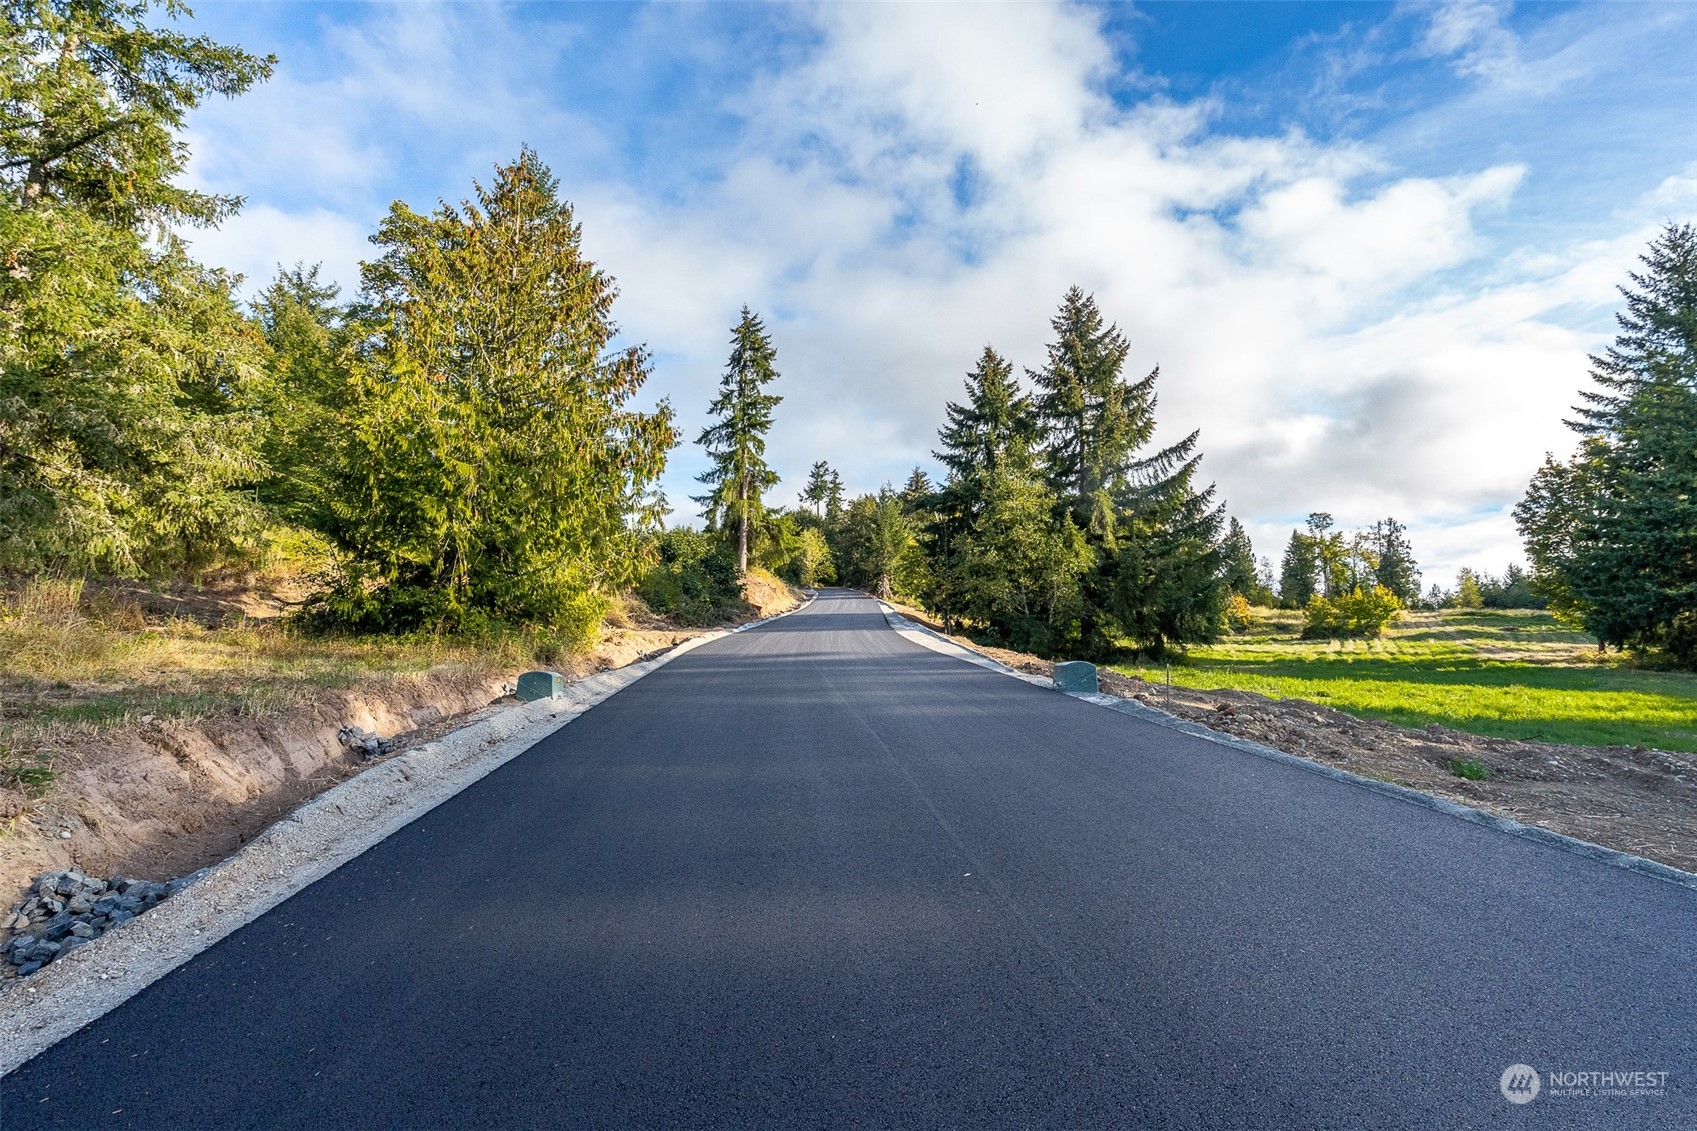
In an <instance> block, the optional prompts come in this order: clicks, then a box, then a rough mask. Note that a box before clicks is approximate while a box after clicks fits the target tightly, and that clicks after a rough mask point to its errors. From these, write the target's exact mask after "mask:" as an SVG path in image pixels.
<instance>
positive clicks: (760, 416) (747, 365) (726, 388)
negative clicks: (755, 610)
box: [695, 306, 783, 573]
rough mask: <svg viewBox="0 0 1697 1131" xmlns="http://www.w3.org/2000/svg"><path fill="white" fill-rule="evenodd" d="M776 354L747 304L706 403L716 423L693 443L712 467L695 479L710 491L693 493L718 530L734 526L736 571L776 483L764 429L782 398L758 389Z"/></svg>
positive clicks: (770, 375)
mask: <svg viewBox="0 0 1697 1131" xmlns="http://www.w3.org/2000/svg"><path fill="white" fill-rule="evenodd" d="M777 357H778V352H777V350H776V349H775V348H774V347H773V345H772V339H771V338H770V337H769V336H768V335H767V333H766V326H765V324H764V323H762V322H761V321H760V319H759V317H758V316H756V315H755V314H754V313H753V312H752V311H751V310H749V308H748V307H746V306H745V307H743V308H742V318H741V320H740V321H739V322H738V323H737V324H736V326H735V327H733V328H732V331H731V357H730V361H729V363H728V364H727V365H726V367H725V374H724V376H723V377H722V378H720V381H719V395H718V396H717V397H715V398H714V400H713V403H712V404H710V405H708V406H707V411H708V412H709V413H711V414H712V415H714V416H716V417H718V423H716V424H712V425H709V426H708V427H707V428H705V429H703V430H702V433H701V436H700V438H699V439H698V440H696V443H698V444H700V445H701V446H702V447H703V448H705V449H706V450H707V454H708V456H709V457H710V458H711V459H712V460H713V466H712V467H711V468H709V469H708V470H706V471H704V472H702V473H701V474H700V475H699V476H697V479H698V480H699V481H700V482H702V483H707V484H710V485H712V487H713V490H712V491H711V492H709V493H708V494H706V495H701V496H697V497H696V500H695V501H696V502H698V503H701V504H703V505H704V506H706V508H707V518H708V521H709V522H710V523H712V524H713V525H714V526H715V527H717V528H718V529H720V530H727V531H729V530H735V531H736V541H737V571H738V572H739V573H747V572H748V535H749V528H750V527H751V525H752V524H753V523H755V522H758V521H759V520H760V518H761V517H762V516H763V515H764V513H765V507H764V504H763V503H762V498H763V496H764V495H765V492H766V491H767V490H769V489H770V488H772V487H774V486H776V485H777V483H778V475H777V473H776V472H774V471H773V470H772V469H771V468H770V467H768V466H767V465H766V458H765V457H766V433H767V432H769V431H770V430H771V428H772V410H773V409H774V408H775V407H777V405H778V403H779V402H780V401H782V400H783V398H782V397H780V396H775V395H773V394H771V393H766V392H762V391H761V390H762V389H763V388H764V387H765V386H766V385H768V384H770V383H771V382H772V381H774V380H776V379H777V376H778V370H777V368H776V362H777Z"/></svg>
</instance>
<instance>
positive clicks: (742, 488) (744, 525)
mask: <svg viewBox="0 0 1697 1131" xmlns="http://www.w3.org/2000/svg"><path fill="white" fill-rule="evenodd" d="M737 494H738V500H739V502H740V503H741V505H740V506H739V507H737V573H738V574H739V575H741V574H745V573H747V572H748V478H747V477H746V476H744V477H743V479H742V480H741V482H740V483H739V484H738V487H737Z"/></svg>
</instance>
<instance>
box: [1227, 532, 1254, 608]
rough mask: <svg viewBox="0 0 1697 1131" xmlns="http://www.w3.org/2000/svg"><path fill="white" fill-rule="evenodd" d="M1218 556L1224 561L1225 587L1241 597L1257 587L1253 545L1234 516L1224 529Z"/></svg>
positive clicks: (1247, 595)
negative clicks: (1222, 542) (1224, 538)
mask: <svg viewBox="0 0 1697 1131" xmlns="http://www.w3.org/2000/svg"><path fill="white" fill-rule="evenodd" d="M1220 556H1221V558H1222V559H1223V561H1224V574H1223V576H1224V580H1225V583H1226V588H1227V589H1230V590H1231V591H1232V592H1233V593H1236V594H1239V595H1240V596H1243V597H1249V596H1250V595H1251V594H1253V593H1254V592H1255V590H1256V588H1257V585H1256V578H1255V545H1254V543H1252V542H1251V541H1250V540H1249V531H1247V530H1245V529H1244V528H1243V523H1241V522H1239V521H1238V520H1237V519H1235V518H1234V519H1232V520H1231V526H1230V528H1229V529H1228V530H1227V531H1226V540H1225V543H1224V545H1222V546H1221V547H1220Z"/></svg>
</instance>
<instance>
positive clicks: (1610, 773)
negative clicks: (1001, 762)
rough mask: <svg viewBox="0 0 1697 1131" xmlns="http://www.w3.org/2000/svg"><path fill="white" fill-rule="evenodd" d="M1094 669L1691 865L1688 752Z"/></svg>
mask: <svg viewBox="0 0 1697 1131" xmlns="http://www.w3.org/2000/svg"><path fill="white" fill-rule="evenodd" d="M895 607H896V609H897V610H898V611H899V612H900V613H901V614H902V615H903V616H905V617H907V618H908V619H910V620H913V621H915V622H917V623H919V624H923V625H925V626H926V627H928V628H931V629H933V630H935V631H937V632H941V631H942V628H941V626H940V625H938V624H937V623H936V622H934V621H932V620H931V619H930V618H929V617H927V616H926V615H925V614H924V613H922V612H920V611H919V610H917V609H911V608H907V607H905V606H900V605H897V606H895ZM949 639H950V640H953V641H955V642H956V643H957V644H960V645H962V646H964V647H967V648H971V649H973V650H974V651H977V652H980V653H982V654H984V655H986V656H989V657H990V658H991V659H993V660H996V661H998V662H999V663H1002V664H1006V665H1007V666H1008V667H1010V668H1013V669H1014V670H1016V671H1022V672H1030V673H1034V674H1037V675H1043V676H1047V675H1050V674H1051V673H1052V671H1053V667H1054V665H1053V664H1051V663H1050V662H1049V661H1048V660H1043V659H1040V658H1038V657H1036V656H1032V655H1028V654H1026V653H1023V652H1010V651H1008V650H1007V649H1005V648H991V647H986V646H984V645H981V644H977V643H974V642H973V641H971V640H969V639H967V638H965V637H961V636H953V635H951V636H949ZM1098 678H1099V682H1100V685H1101V689H1102V691H1103V692H1104V693H1105V694H1108V695H1117V696H1119V697H1121V698H1130V699H1137V700H1139V701H1140V702H1143V703H1146V704H1148V705H1149V706H1151V707H1158V708H1160V709H1162V710H1165V711H1167V712H1169V713H1170V714H1173V715H1176V716H1178V717H1179V718H1181V719H1185V720H1187V721H1189V722H1193V723H1199V724H1201V725H1202V726H1205V727H1208V728H1209V729H1211V730H1216V731H1219V732H1221V733H1223V734H1230V735H1235V736H1236V737H1238V738H1245V739H1249V740H1251V741H1254V742H1259V743H1262V744H1263V745H1266V746H1271V747H1273V748H1274V749H1277V750H1283V751H1285V752H1286V753H1288V754H1295V755H1298V756H1299V757H1303V758H1308V759H1310V760H1312V761H1315V762H1321V763H1324V764H1326V765H1328V766H1336V767H1338V768H1339V769H1343V770H1348V771H1349V772H1351V773H1355V774H1360V775H1361V776H1362V777H1369V778H1376V779H1378V780H1380V781H1386V782H1392V783H1395V784H1397V785H1402V786H1407V787H1408V788H1410V789H1417V790H1419V791H1421V792H1422V793H1429V794H1432V795H1434V796H1437V797H1444V798H1448V799H1449V800H1451V801H1456V802H1460V803H1461V804H1463V805H1470V806H1472V807H1473V808H1475V809H1482V810H1484V811H1485V812H1488V813H1494V814H1496V815H1498V816H1502V817H1508V818H1510V819H1511V820H1515V821H1519V822H1520V823H1521V824H1525V825H1537V826H1539V827H1542V828H1546V829H1549V830H1550V831H1552V832H1558V833H1563V834H1565V835H1567V836H1571V837H1577V838H1578V839H1580V840H1587V841H1590V842H1592V843H1593V844H1600V845H1603V846H1605V847H1607V848H1613V849H1616V850H1618V851H1620V852H1629V853H1632V854H1633V855H1635V856H1642V857H1645V858H1646V859H1650V860H1655V861H1658V862H1659V863H1662V864H1667V865H1669V866H1671V867H1674V868H1680V869H1683V870H1685V871H1687V872H1697V758H1694V757H1693V756H1692V755H1688V754H1670V753H1667V752H1665V751H1661V750H1647V749H1645V748H1643V747H1632V746H1603V747H1591V746H1563V745H1558V744H1555V743H1545V742H1524V741H1516V740H1512V739H1502V738H1485V737H1482V736H1480V735H1475V734H1468V733H1465V732H1463V731H1458V730H1452V729H1450V728H1449V727H1443V726H1438V725H1436V724H1434V725H1432V726H1427V727H1422V728H1421V729H1419V730H1411V729H1409V728H1407V727H1399V726H1396V725H1394V724H1392V723H1386V722H1379V721H1377V720H1373V719H1358V718H1356V717H1355V716H1353V715H1346V714H1344V713H1343V712H1342V711H1338V710H1334V709H1333V708H1331V707H1323V706H1320V705H1319V704H1316V703H1310V702H1307V701H1305V700H1301V699H1271V698H1268V697H1267V696H1264V695H1259V694H1256V693H1255V692H1251V691H1229V690H1223V691H1196V690H1192V689H1189V688H1181V687H1174V688H1171V689H1170V691H1169V689H1168V688H1166V687H1165V686H1163V685H1160V684H1156V683H1151V682H1146V681H1144V680H1139V679H1136V678H1133V677H1130V676H1125V675H1122V674H1120V673H1118V672H1113V671H1109V670H1107V669H1105V668H1104V669H1102V670H1101V671H1100V672H1099V673H1098ZM1470 762H1471V763H1477V764H1480V765H1482V766H1483V767H1484V775H1485V776H1484V778H1483V779H1482V780H1479V781H1472V780H1469V779H1467V778H1463V777H1460V776H1458V775H1457V773H1456V770H1455V767H1456V765H1457V764H1458V763H1470Z"/></svg>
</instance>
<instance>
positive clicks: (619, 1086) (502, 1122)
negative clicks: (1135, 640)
mask: <svg viewBox="0 0 1697 1131" xmlns="http://www.w3.org/2000/svg"><path fill="white" fill-rule="evenodd" d="M1694 980H1697V892H1694V891H1691V890H1688V889H1685V888H1681V887H1678V886H1675V885H1672V884H1669V883H1665V882H1662V881H1660V880H1657V879H1654V878H1651V877H1647V876H1643V875H1639V874H1636V873H1633V872H1629V871H1627V870H1624V869H1621V868H1616V867H1611V866H1609V865H1607V864H1604V863H1599V862H1597V861H1594V860H1590V859H1587V858H1584V857H1582V856H1579V855H1576V854H1573V853H1569V852H1566V851H1563V850H1561V849H1559V848H1555V847H1551V846H1548V845H1542V844H1536V843H1533V842H1530V841H1527V840H1523V839H1520V838H1516V837H1513V836H1509V835H1506V834H1504V833H1502V832H1499V831H1496V830H1493V829H1489V828H1484V827H1480V826H1477V825H1473V824H1470V823H1467V822H1465V821H1462V820H1458V819H1456V818H1455V817H1452V816H1448V815H1445V814H1443V813H1439V812H1434V811H1432V810H1430V809H1426V808H1423V807H1421V806H1419V805H1416V804H1412V803H1409V802H1407V801H1403V800H1399V799H1397V798H1394V797H1387V796H1384V795H1382V794H1379V793H1375V792H1372V791H1369V790H1367V789H1364V788H1361V787H1359V786H1357V785H1353V784H1351V783H1349V782H1344V781H1337V780H1333V779H1330V778H1326V777H1322V776H1319V775H1316V774H1313V773H1309V772H1306V771H1304V770H1302V769H1300V768H1297V767H1293V766H1290V765H1286V764H1282V763H1279V762H1275V761H1270V760H1267V759H1263V758H1260V757H1257V756H1256V755H1254V754H1251V753H1246V752H1244V751H1241V750H1236V749H1232V748H1229V747H1225V746H1221V745H1218V744H1215V743H1211V742H1209V741H1207V740H1205V739H1201V738H1196V737H1192V736H1189V735H1185V734H1180V733H1175V732H1173V731H1171V730H1168V729H1166V728H1163V727H1160V726H1157V725H1153V724H1150V723H1148V722H1144V721H1140V720H1137V719H1133V718H1129V717H1127V716H1124V715H1122V714H1119V713H1117V712H1114V711H1110V710H1106V709H1103V708H1101V707H1098V706H1094V705H1091V704H1088V703H1084V702H1081V701H1078V700H1076V699H1072V698H1069V697H1067V696H1065V695H1062V694H1060V693H1058V692H1054V691H1049V690H1046V689H1043V688H1038V687H1033V686H1031V685H1029V684H1025V683H1022V682H1019V681H1017V680H1013V679H1010V678H1008V677H1006V676H1004V675H999V674H997V673H995V672H990V671H986V670H983V669H981V668H978V667H974V666H971V665H969V664H966V663H963V662H961V661H959V660H957V659H953V658H950V657H948V656H943V655H939V654H937V653H935V652H931V651H928V650H925V649H923V648H920V647H918V646H916V645H914V644H911V643H909V642H908V641H906V640H904V639H902V638H901V637H900V636H898V635H897V634H896V633H894V632H892V631H890V630H889V629H888V627H887V626H886V624H885V622H884V619H883V617H882V615H881V614H880V612H879V611H878V609H877V607H876V605H874V604H873V603H872V602H871V601H868V600H866V599H864V598H858V597H851V596H848V595H842V594H838V595H832V594H827V595H825V596H824V597H822V598H821V599H820V600H819V601H817V602H816V603H815V604H813V605H812V606H811V607H810V608H808V609H806V610H805V611H803V612H801V613H799V614H796V615H794V616H791V617H788V618H784V619H782V620H778V621H775V622H773V623H771V624H768V625H765V626H762V627H760V628H757V629H754V630H752V631H749V632H745V633H742V634H740V635H736V636H732V637H728V638H726V639H723V640H720V641H718V642H716V643H714V644H711V645H709V646H706V647H703V648H701V649H699V650H697V651H695V652H692V653H690V654H688V655H686V656H683V657H680V658H679V659H678V660H676V661H675V662H673V663H671V664H670V665H668V666H666V667H663V668H661V669H659V670H658V671H657V672H655V673H654V674H652V675H650V676H648V677H647V678H645V679H643V680H641V681H640V682H638V683H636V684H635V685H633V686H632V687H630V688H629V689H627V690H625V691H623V692H621V693H619V694H618V695H615V696H614V697H613V698H611V699H609V700H608V701H606V702H604V703H603V704H601V705H600V706H598V707H596V708H594V709H593V710H591V711H590V712H588V713H587V714H585V715H584V716H583V717H582V718H580V719H578V720H577V721H576V722H574V723H572V724H571V725H570V726H567V727H565V728H564V729H563V730H560V731H559V732H557V733H556V734H554V735H553V736H552V737H550V738H548V739H546V740H544V741H542V742H540V743H538V744H537V745H536V746H535V747H534V748H533V749H531V750H530V751H528V752H526V753H525V754H523V755H521V756H520V757H519V758H517V759H515V760H514V761H512V762H510V763H508V764H507V765H505V766H503V767H502V768H501V769H499V770H497V771H495V772H494V773H493V774H491V775H489V776H488V777H486V778H484V779H483V780H482V781H480V782H478V783H477V784H476V785H473V786H472V787H470V788H469V789H467V790H465V791H464V792H463V793H461V794H459V795H458V796H456V797H455V798H453V799H452V800H450V801H449V802H447V803H446V804H444V805H442V806H440V807H439V808H437V809H435V810H433V811H432V812H430V813H428V814H426V815H425V816H424V817H422V818H420V819H419V820H418V821H416V822H415V823H413V824H411V825H409V826H408V827H406V828H405V829H403V830H402V831H401V832H399V833H397V834H396V835H394V836H392V837H390V838H389V839H387V840H385V841H383V842H382V843H380V844H378V845H377V846H376V847H374V848H372V849H371V850H370V851H368V852H366V853H365V854H364V855H362V856H360V857H358V858H357V859H355V860H353V861H352V862H350V863H348V864H347V865H345V866H343V867H342V868H340V869H338V870H337V871H336V872H334V873H332V874H331V875H330V876H328V877H327V878H325V879H324V880H322V881H320V882H318V883H316V884H314V885H312V886H311V887H309V888H307V889H306V890H305V891H303V892H301V893H300V894H298V895H296V896H295V897H294V898H292V899H290V900H288V901H286V902H285V903H283V904H281V905H279V906H278V907H277V908H275V909H274V910H272V911H271V912H270V913H268V914H266V915H264V916H263V917H261V918H259V919H258V920H256V921H255V922H253V923H252V924H251V925H249V926H247V927H245V928H243V929H242V930H240V931H238V932H236V933H235V934H233V935H231V936H230V937H229V938H227V939H225V940H224V941H223V942H221V943H219V944H217V945H216V946H214V947H212V948H211V949H209V950H208V951H206V952H205V953H203V954H201V955H200V956H199V957H197V958H196V959H194V960H193V961H191V962H189V963H188V964H186V965H185V966H183V967H181V968H179V969H178V970H176V971H175V972H174V973H172V974H170V975H168V976H167V977H165V978H163V979H162V980H160V981H158V982H156V983H154V984H153V985H152V986H151V987H149V988H148V989H147V990H145V991H143V992H142V993H141V994H139V995H138V996H136V997H135V998H133V999H131V1000H130V1001H129V1002H128V1003H127V1004H125V1005H124V1006H122V1007H120V1008H119V1009H117V1010H115V1011H114V1012H112V1013H110V1014H108V1015H107V1016H106V1017H104V1018H103V1019H101V1020H100V1021H98V1022H95V1023H94V1024H92V1025H89V1026H88V1027H87V1028H85V1029H83V1030H82V1031H80V1032H78V1033H77V1034H75V1035H74V1036H72V1037H70V1038H68V1039H67V1040H65V1041H63V1042H61V1043H60V1044H58V1045H56V1046H55V1047H53V1048H52V1049H50V1050H48V1051H47V1052H45V1053H43V1054H42V1055H41V1056H38V1057H37V1058H36V1059H34V1060H33V1061H31V1062H29V1063H28V1064H26V1065H25V1066H23V1067H22V1068H20V1069H19V1070H17V1071H16V1072H14V1073H13V1074H11V1075H10V1076H8V1077H6V1078H5V1079H4V1080H3V1081H0V1128H3V1129H4V1131H21V1129H23V1128H33V1127H76V1128H94V1127H150V1128H201V1127H253V1128H341V1127H350V1128H452V1127H512V1128H525V1127H581V1128H670V1127H680V1128H687V1127H733V1128H743V1127H749V1128H761V1127H808V1128H812V1127H821V1128H823V1127H831V1128H836V1127H861V1128H907V1127H912V1128H932V1127H939V1128H941V1127H995V1128H1000V1127H1009V1128H1014V1127H1029V1128H1045V1129H1046V1128H1116V1127H1204V1128H1224V1127H1257V1128H1263V1127H1265V1128H1275V1127H1301V1128H1319V1127H1340V1128H1357V1127H1359V1128H1383V1127H1422V1128H1425V1127H1431V1128H1460V1127H1550V1126H1562V1127H1566V1126H1578V1127H1609V1128H1613V1127H1640V1126H1643V1127H1682V1126H1692V1125H1693V1123H1694V1122H1697V1061H1694V1058H1693V1048H1694V1045H1697V993H1694ZM1515 1063H1525V1064H1529V1065H1531V1066H1533V1067H1534V1068H1535V1069H1537V1070H1538V1071H1539V1072H1540V1073H1543V1072H1549V1071H1561V1072H1567V1071H1571V1072H1602V1071H1618V1070H1628V1071H1650V1072H1666V1073H1668V1076H1667V1078H1666V1088H1665V1094H1664V1095H1661V1096H1606V1095H1591V1096H1574V1095H1554V1094H1551V1093H1550V1089H1549V1088H1548V1087H1547V1086H1546V1089H1545V1094H1543V1095H1540V1096H1539V1097H1538V1098H1536V1099H1534V1100H1533V1101H1532V1102H1531V1103H1528V1104H1525V1105H1514V1104H1510V1103H1508V1102H1507V1101H1506V1100H1505V1099H1504V1097H1503V1094H1502V1093H1501V1092H1500V1091H1499V1088H1498V1084H1499V1077H1500V1076H1501V1075H1502V1072H1503V1070H1504V1069H1505V1068H1506V1067H1508V1066H1509V1065H1511V1064H1515Z"/></svg>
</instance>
